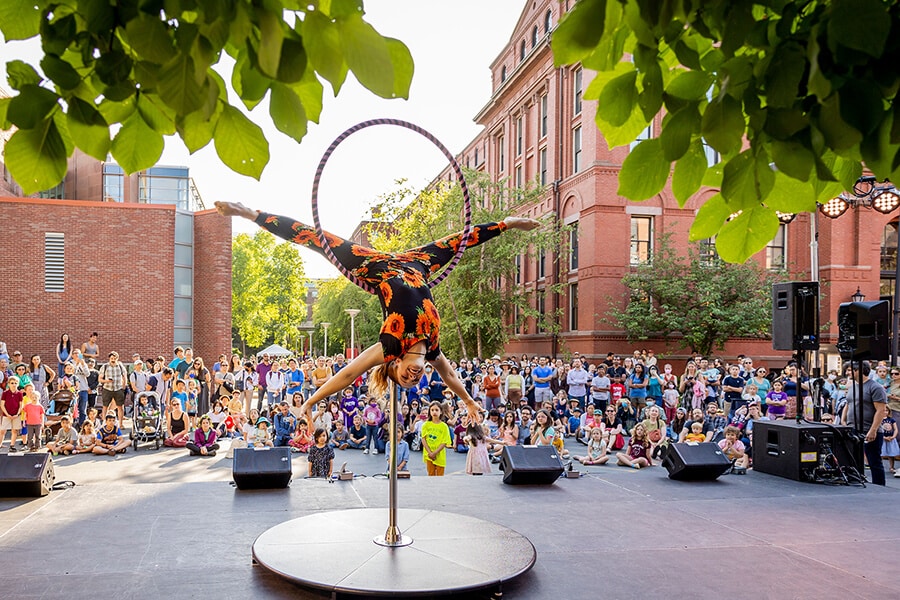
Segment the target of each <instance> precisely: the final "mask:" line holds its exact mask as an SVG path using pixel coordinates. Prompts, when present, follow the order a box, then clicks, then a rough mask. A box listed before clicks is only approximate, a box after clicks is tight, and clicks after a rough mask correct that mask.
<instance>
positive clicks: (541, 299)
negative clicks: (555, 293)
mask: <svg viewBox="0 0 900 600" xmlns="http://www.w3.org/2000/svg"><path fill="white" fill-rule="evenodd" d="M535 308H536V309H537V313H538V314H537V318H536V319H535V325H536V326H537V327H536V330H537V332H538V333H544V316H545V315H546V314H547V292H546V291H544V290H538V293H537V306H536V307H535Z"/></svg>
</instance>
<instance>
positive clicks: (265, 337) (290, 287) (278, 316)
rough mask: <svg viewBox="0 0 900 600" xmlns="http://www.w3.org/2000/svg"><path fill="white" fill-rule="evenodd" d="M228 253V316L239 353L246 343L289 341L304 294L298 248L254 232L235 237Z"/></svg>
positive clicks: (299, 316)
mask: <svg viewBox="0 0 900 600" xmlns="http://www.w3.org/2000/svg"><path fill="white" fill-rule="evenodd" d="M231 252H232V264H231V274H232V275H231V277H232V279H231V281H232V283H231V315H232V316H231V320H232V328H233V330H234V333H235V335H236V337H237V338H238V339H240V346H241V348H242V354H246V353H247V347H248V346H249V347H250V348H252V349H258V348H262V347H263V346H265V345H266V344H268V343H271V342H273V341H277V342H279V343H282V344H284V343H286V342H287V340H289V339H293V338H294V337H295V330H296V329H295V328H296V326H297V325H298V324H299V323H300V322H301V321H302V320H303V316H304V312H305V302H304V298H305V295H306V288H305V287H304V282H305V278H304V275H303V261H302V259H301V258H300V254H299V251H298V249H297V248H296V247H295V246H294V245H292V244H289V243H276V242H275V236H273V235H272V234H271V233H269V232H267V231H263V230H259V231H257V232H256V233H255V234H254V235H253V236H252V237H251V236H249V235H247V234H246V233H242V234H240V235H238V236H237V237H235V238H234V240H233V241H232V245H231Z"/></svg>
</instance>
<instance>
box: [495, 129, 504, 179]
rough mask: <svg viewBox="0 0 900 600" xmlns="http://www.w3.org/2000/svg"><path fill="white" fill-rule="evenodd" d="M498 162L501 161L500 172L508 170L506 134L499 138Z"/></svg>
mask: <svg viewBox="0 0 900 600" xmlns="http://www.w3.org/2000/svg"><path fill="white" fill-rule="evenodd" d="M497 162H499V167H500V173H501V174H502V173H503V172H504V171H506V136H504V135H501V136H500V138H499V139H498V140H497Z"/></svg>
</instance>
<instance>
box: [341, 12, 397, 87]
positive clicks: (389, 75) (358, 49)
mask: <svg viewBox="0 0 900 600" xmlns="http://www.w3.org/2000/svg"><path fill="white" fill-rule="evenodd" d="M338 28H339V31H340V33H341V45H342V46H343V54H344V60H346V61H347V66H348V67H350V70H351V71H353V74H354V75H355V76H356V79H358V80H359V82H360V83H361V84H362V85H363V86H364V87H366V88H368V89H369V90H371V91H372V92H374V93H375V94H377V95H379V96H381V97H382V98H393V97H394V66H393V65H392V64H391V52H390V50H389V49H388V46H387V42H386V41H385V39H384V38H383V37H381V35H379V34H378V32H377V31H375V28H374V27H372V26H371V25H369V24H368V23H366V22H365V21H363V19H362V16H353V17H349V18H347V19H346V20H343V21H339V22H338Z"/></svg>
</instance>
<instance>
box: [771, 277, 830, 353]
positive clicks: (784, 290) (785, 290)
mask: <svg viewBox="0 0 900 600" xmlns="http://www.w3.org/2000/svg"><path fill="white" fill-rule="evenodd" d="M772 348H773V349H775V350H792V351H798V350H818V349H819V282H818V281H788V282H785V283H776V284H775V285H773V286H772Z"/></svg>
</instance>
